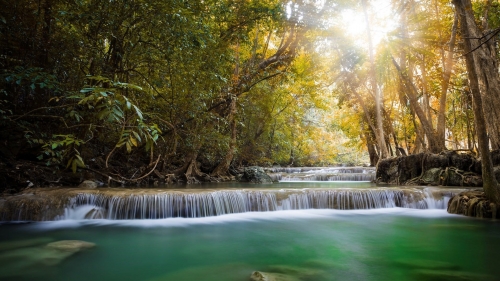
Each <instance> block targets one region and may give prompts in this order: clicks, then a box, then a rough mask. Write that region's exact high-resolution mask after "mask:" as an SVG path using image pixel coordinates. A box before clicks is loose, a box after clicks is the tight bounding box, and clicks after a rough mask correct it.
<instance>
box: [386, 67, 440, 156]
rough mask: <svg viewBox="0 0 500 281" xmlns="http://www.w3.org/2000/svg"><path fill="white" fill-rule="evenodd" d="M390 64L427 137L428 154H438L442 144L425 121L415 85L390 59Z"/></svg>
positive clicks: (429, 124) (428, 122) (427, 121)
mask: <svg viewBox="0 0 500 281" xmlns="http://www.w3.org/2000/svg"><path fill="white" fill-rule="evenodd" d="M392 63H393V64H394V67H396V70H397V71H398V73H399V76H400V78H401V81H402V83H403V85H404V88H405V89H406V91H405V92H406V95H407V96H408V99H409V100H410V106H411V108H412V109H413V111H414V112H415V113H416V114H417V117H418V119H419V120H420V124H421V125H422V129H423V130H424V132H425V135H426V136H427V141H428V143H429V150H430V152H432V153H439V152H441V151H443V150H445V147H444V143H440V142H439V141H438V140H437V136H436V132H435V131H434V128H433V127H432V123H431V122H430V121H429V120H428V119H427V115H426V114H425V112H424V110H423V109H422V107H421V106H420V105H419V103H418V99H417V94H418V93H417V90H416V87H415V85H414V84H413V83H412V82H411V81H409V79H408V77H407V76H406V75H405V74H404V73H403V72H402V70H401V68H400V67H399V64H398V63H397V62H396V60H395V59H394V58H392Z"/></svg>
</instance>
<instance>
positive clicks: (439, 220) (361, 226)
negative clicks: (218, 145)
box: [0, 172, 500, 281]
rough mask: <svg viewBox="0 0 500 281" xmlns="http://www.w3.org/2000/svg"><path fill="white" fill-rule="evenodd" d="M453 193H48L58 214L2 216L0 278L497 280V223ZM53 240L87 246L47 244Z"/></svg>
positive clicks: (238, 188) (355, 188)
mask: <svg viewBox="0 0 500 281" xmlns="http://www.w3.org/2000/svg"><path fill="white" fill-rule="evenodd" d="M283 173H285V172H283ZM296 173H301V174H305V173H304V172H296ZM362 173H363V172H362ZM288 178H292V177H288ZM200 187H201V188H200ZM110 190H111V191H110ZM459 191H460V189H456V188H446V187H412V188H409V187H393V186H385V187H383V186H382V187H381V186H375V185H373V184H371V183H369V182H334V181H309V180H305V181H303V180H297V181H295V182H291V181H283V180H282V181H281V182H280V183H277V184H273V185H262V186H258V185H248V184H212V185H206V186H199V187H198V188H197V189H179V188H178V187H177V188H174V189H172V188H169V189H167V188H164V189H159V188H156V189H151V188H149V189H129V190H125V189H111V188H103V189H99V190H89V191H88V192H86V191H83V192H76V191H74V190H72V189H60V190H53V191H50V192H49V191H47V194H48V195H47V196H52V197H54V196H55V195H56V194H57V196H59V197H58V198H60V200H61V202H64V204H62V205H61V210H60V211H58V212H52V211H53V210H52V211H49V209H51V208H42V209H41V210H46V214H45V215H41V216H38V217H37V218H38V219H37V221H33V220H30V219H23V216H26V214H27V213H28V211H26V210H29V212H32V211H33V210H35V209H29V208H28V207H27V206H26V204H27V203H26V202H25V201H23V202H24V203H23V204H24V205H22V206H24V208H25V209H24V210H25V211H20V212H19V213H17V214H15V215H13V216H11V217H9V218H10V219H8V218H7V217H8V216H7V215H6V214H5V213H4V214H3V215H2V216H3V221H4V222H3V223H1V224H0V280H41V281H44V280H94V281H99V280H106V281H110V280H146V281H160V280H164V281H170V280H172V281H174V280H177V281H178V280H206V281H212V280H214V281H215V280H217V281H223V280H228V281H229V280H232V281H240V280H241V281H247V280H250V276H251V275H252V273H253V272H254V271H260V272H263V273H264V274H268V273H269V274H271V275H268V276H271V277H273V278H275V279H274V280H283V281H285V280H303V281H307V280H311V281H312V280H315V281H323V280H325V281H326V280H360V281H365V280H366V281H371V280H373V281H379V280H380V281H382V280H410V281H411V280H415V281H417V280H498V279H497V276H500V267H498V266H497V263H498V262H497V261H498V260H499V259H500V227H498V222H496V221H488V220H480V219H473V218H467V217H462V216H458V215H451V214H448V213H447V212H446V210H445V207H446V205H447V200H449V198H450V196H451V195H452V194H455V193H457V192H459ZM35 192H36V193H37V196H41V195H42V193H43V192H45V191H43V192H42V191H35ZM51 192H52V193H51ZM26 196H27V198H31V197H30V196H34V195H32V194H30V195H26ZM3 204H4V207H5V204H6V203H5V202H4V203H3ZM172 204H173V205H175V204H178V206H177V207H175V208H174V207H172ZM20 206H21V205H20ZM152 206H154V207H152ZM0 209H1V208H0ZM37 210H38V209H37ZM169 210H170V211H169ZM49 214H50V216H49ZM51 216H52V217H51ZM0 218H2V217H1V216H0ZM41 218H43V219H41ZM60 240H83V241H88V242H91V243H95V247H92V248H88V249H83V250H79V251H71V252H68V251H60V250H57V251H56V250H54V249H52V248H50V247H49V246H48V245H49V243H51V242H54V241H60ZM262 280H264V279H262ZM267 280H271V279H267Z"/></svg>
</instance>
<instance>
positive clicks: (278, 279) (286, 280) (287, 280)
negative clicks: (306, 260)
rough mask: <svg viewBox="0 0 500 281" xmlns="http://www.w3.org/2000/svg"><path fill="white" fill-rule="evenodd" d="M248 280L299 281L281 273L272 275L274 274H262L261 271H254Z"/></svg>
mask: <svg viewBox="0 0 500 281" xmlns="http://www.w3.org/2000/svg"><path fill="white" fill-rule="evenodd" d="M250 280H252V281H299V280H300V279H298V278H296V277H294V276H290V275H286V274H282V273H274V272H262V271H254V272H253V273H252V275H251V276H250Z"/></svg>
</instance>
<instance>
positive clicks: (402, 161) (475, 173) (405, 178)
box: [376, 150, 500, 187]
mask: <svg viewBox="0 0 500 281" xmlns="http://www.w3.org/2000/svg"><path fill="white" fill-rule="evenodd" d="M492 158H493V165H494V166H495V176H496V178H497V180H498V181H500V151H498V150H496V151H492ZM376 182H377V183H379V184H397V185H442V186H469V187H481V186H482V185H483V181H482V178H481V160H480V159H479V158H477V157H476V156H474V155H472V154H470V153H458V152H456V151H444V152H442V153H440V154H429V153H419V154H414V155H409V156H400V157H395V158H389V159H384V160H381V161H380V162H379V164H378V166H377V174H376Z"/></svg>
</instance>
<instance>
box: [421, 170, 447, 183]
mask: <svg viewBox="0 0 500 281" xmlns="http://www.w3.org/2000/svg"><path fill="white" fill-rule="evenodd" d="M442 171H443V169H441V168H431V169H429V170H427V171H425V173H424V175H423V176H422V180H423V181H424V182H426V183H430V184H433V185H437V184H439V182H440V178H439V176H440V175H441V172H442Z"/></svg>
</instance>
